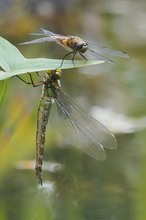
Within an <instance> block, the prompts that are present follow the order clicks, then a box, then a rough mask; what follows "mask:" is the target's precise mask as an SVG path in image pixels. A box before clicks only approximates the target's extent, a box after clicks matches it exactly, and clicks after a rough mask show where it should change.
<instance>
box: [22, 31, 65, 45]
mask: <svg viewBox="0 0 146 220" xmlns="http://www.w3.org/2000/svg"><path fill="white" fill-rule="evenodd" d="M41 30H42V33H30V35H35V36H43V37H40V38H38V39H35V40H31V41H27V42H24V43H21V44H20V45H24V44H39V43H44V42H53V41H55V42H57V43H59V42H58V40H59V39H68V37H66V36H63V35H60V34H55V33H53V32H51V31H47V30H45V29H42V28H41Z"/></svg>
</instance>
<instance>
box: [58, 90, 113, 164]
mask: <svg viewBox="0 0 146 220" xmlns="http://www.w3.org/2000/svg"><path fill="white" fill-rule="evenodd" d="M55 101H56V104H57V105H58V108H59V109H60V111H61V112H62V113H61V114H62V116H63V117H64V118H66V120H68V121H69V122H70V124H71V125H72V127H73V128H74V131H75V133H76V135H77V139H78V145H77V146H76V147H78V148H79V149H80V150H82V151H83V152H85V153H86V154H88V155H89V156H91V157H93V158H95V159H99V160H104V159H105V151H104V147H107V148H111V149H114V148H116V147H117V142H116V139H115V137H114V135H113V134H112V133H111V132H110V131H109V130H108V129H107V128H105V127H104V126H103V125H102V124H101V123H99V122H98V121H96V120H95V119H93V118H92V117H90V116H89V115H87V114H86V113H85V112H84V110H83V109H82V108H81V107H80V106H79V105H78V104H77V103H76V102H75V101H74V100H73V99H72V98H71V97H70V96H69V95H68V94H66V93H65V92H62V91H61V92H59V94H58V97H57V98H55ZM61 114H60V115H61Z"/></svg>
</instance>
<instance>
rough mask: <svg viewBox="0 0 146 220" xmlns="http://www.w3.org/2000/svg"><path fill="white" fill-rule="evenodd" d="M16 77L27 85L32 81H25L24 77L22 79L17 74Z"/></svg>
mask: <svg viewBox="0 0 146 220" xmlns="http://www.w3.org/2000/svg"><path fill="white" fill-rule="evenodd" d="M16 76H17V77H18V79H20V80H21V81H22V82H24V83H26V84H28V85H32V83H31V82H27V81H25V80H24V79H22V78H21V77H20V76H18V75H16Z"/></svg>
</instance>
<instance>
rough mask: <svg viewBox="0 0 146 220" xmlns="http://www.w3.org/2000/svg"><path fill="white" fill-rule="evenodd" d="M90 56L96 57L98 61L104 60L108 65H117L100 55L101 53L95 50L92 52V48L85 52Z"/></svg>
mask: <svg viewBox="0 0 146 220" xmlns="http://www.w3.org/2000/svg"><path fill="white" fill-rule="evenodd" d="M86 53H87V54H89V55H91V56H94V57H96V58H97V59H98V60H103V61H105V62H106V63H109V64H115V62H114V61H113V60H111V59H109V58H107V57H105V56H104V55H102V54H100V52H99V51H98V52H95V51H94V50H91V49H90V48H88V50H87V52H85V54H86Z"/></svg>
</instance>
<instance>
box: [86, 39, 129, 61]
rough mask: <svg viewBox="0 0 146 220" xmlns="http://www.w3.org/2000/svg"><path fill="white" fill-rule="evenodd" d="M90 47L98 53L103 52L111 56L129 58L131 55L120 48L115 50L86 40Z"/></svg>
mask: <svg viewBox="0 0 146 220" xmlns="http://www.w3.org/2000/svg"><path fill="white" fill-rule="evenodd" d="M86 42H87V44H88V46H89V48H90V49H91V50H94V51H95V52H97V53H101V54H109V55H111V56H116V57H122V58H129V55H128V54H127V53H126V52H123V51H119V50H113V49H110V48H108V47H105V46H101V45H99V44H97V43H94V42H91V41H88V40H87V41H86Z"/></svg>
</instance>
